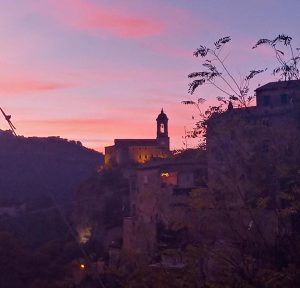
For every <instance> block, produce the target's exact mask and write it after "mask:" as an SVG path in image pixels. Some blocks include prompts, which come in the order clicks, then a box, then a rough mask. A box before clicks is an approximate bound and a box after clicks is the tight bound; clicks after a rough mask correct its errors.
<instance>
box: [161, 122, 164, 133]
mask: <svg viewBox="0 0 300 288" xmlns="http://www.w3.org/2000/svg"><path fill="white" fill-rule="evenodd" d="M160 133H165V125H164V124H160Z"/></svg>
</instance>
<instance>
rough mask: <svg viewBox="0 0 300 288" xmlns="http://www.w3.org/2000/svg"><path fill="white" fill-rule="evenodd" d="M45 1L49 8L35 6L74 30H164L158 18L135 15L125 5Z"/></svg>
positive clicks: (142, 33) (129, 33)
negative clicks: (121, 6)
mask: <svg viewBox="0 0 300 288" xmlns="http://www.w3.org/2000/svg"><path fill="white" fill-rule="evenodd" d="M33 5H35V7H37V5H38V4H37V3H34V2H33ZM48 5H49V7H48V9H45V6H40V7H38V8H39V10H40V11H41V12H42V13H47V14H50V15H51V16H53V17H54V18H56V19H58V20H59V21H60V22H62V23H64V24H66V25H68V26H70V27H73V28H75V29H77V30H83V31H85V30H87V31H99V30H103V31H108V32H110V33H112V34H113V35H115V36H119V37H124V38H139V37H147V36H153V35H157V34H159V33H160V32H161V31H162V30H163V24H162V22H161V21H159V20H157V19H156V20H153V19H150V18H149V17H146V16H140V15H139V16H136V15H134V12H132V11H125V9H124V7H123V8H122V9H121V8H120V7H114V6H106V5H102V4H99V3H97V4H94V3H91V2H88V1H83V0H59V1H53V0H51V1H48Z"/></svg>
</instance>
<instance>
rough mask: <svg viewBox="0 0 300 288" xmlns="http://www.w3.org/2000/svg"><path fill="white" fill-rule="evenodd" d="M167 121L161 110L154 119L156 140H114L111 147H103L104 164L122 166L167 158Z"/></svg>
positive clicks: (168, 146) (168, 150)
mask: <svg viewBox="0 0 300 288" xmlns="http://www.w3.org/2000/svg"><path fill="white" fill-rule="evenodd" d="M168 120H169V119H168V117H167V115H166V114H165V113H164V111H163V109H162V110H161V113H160V114H159V115H158V117H157V118H156V126H157V135H156V139H115V141H114V142H115V144H114V145H113V146H108V147H105V164H106V165H119V166H123V165H126V164H131V163H145V162H147V161H149V160H150V159H152V158H165V157H167V156H168V155H169V154H170V138H169V135H168Z"/></svg>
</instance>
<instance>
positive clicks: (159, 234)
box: [123, 151, 206, 266]
mask: <svg viewBox="0 0 300 288" xmlns="http://www.w3.org/2000/svg"><path fill="white" fill-rule="evenodd" d="M190 152H191V151H189V153H186V154H190V155H184V156H183V155H182V156H181V157H180V158H173V159H162V160H157V161H152V162H149V163H146V164H144V165H143V166H141V167H139V168H138V169H137V171H136V175H135V177H132V178H131V181H130V182H131V183H130V214H129V216H128V217H125V218H124V223H123V252H124V253H125V254H129V255H140V256H142V257H143V258H144V259H147V260H148V261H149V262H150V263H155V262H156V263H157V262H160V263H161V264H166V263H167V261H169V262H168V266H170V265H175V266H176V265H182V259H181V260H179V259H178V257H171V258H170V257H168V255H167V251H169V252H170V250H173V251H177V252H178V251H181V250H182V249H184V246H185V245H187V242H188V239H190V240H191V239H192V238H191V237H192V236H191V235H192V234H193V231H194V230H193V229H191V226H192V225H195V219H196V218H195V210H194V209H192V208H191V205H190V203H189V201H190V200H191V197H192V193H193V191H194V189H195V188H197V187H198V188H199V187H201V188H203V189H206V165H205V158H204V157H203V156H201V157H200V158H198V157H197V153H196V152H195V151H193V152H192V153H190ZM188 235H189V236H188ZM167 259H168V260H167ZM170 259H171V260H170ZM162 262H164V263H162ZM172 263H173V264H172Z"/></svg>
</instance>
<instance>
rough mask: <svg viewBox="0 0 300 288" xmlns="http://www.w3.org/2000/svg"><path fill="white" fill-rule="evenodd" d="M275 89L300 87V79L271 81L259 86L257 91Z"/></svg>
mask: <svg viewBox="0 0 300 288" xmlns="http://www.w3.org/2000/svg"><path fill="white" fill-rule="evenodd" d="M275 89H300V80H289V81H278V82H270V83H268V84H266V85H263V86H260V87H258V88H257V89H256V90H255V91H256V92H260V91H262V90H275Z"/></svg>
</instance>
